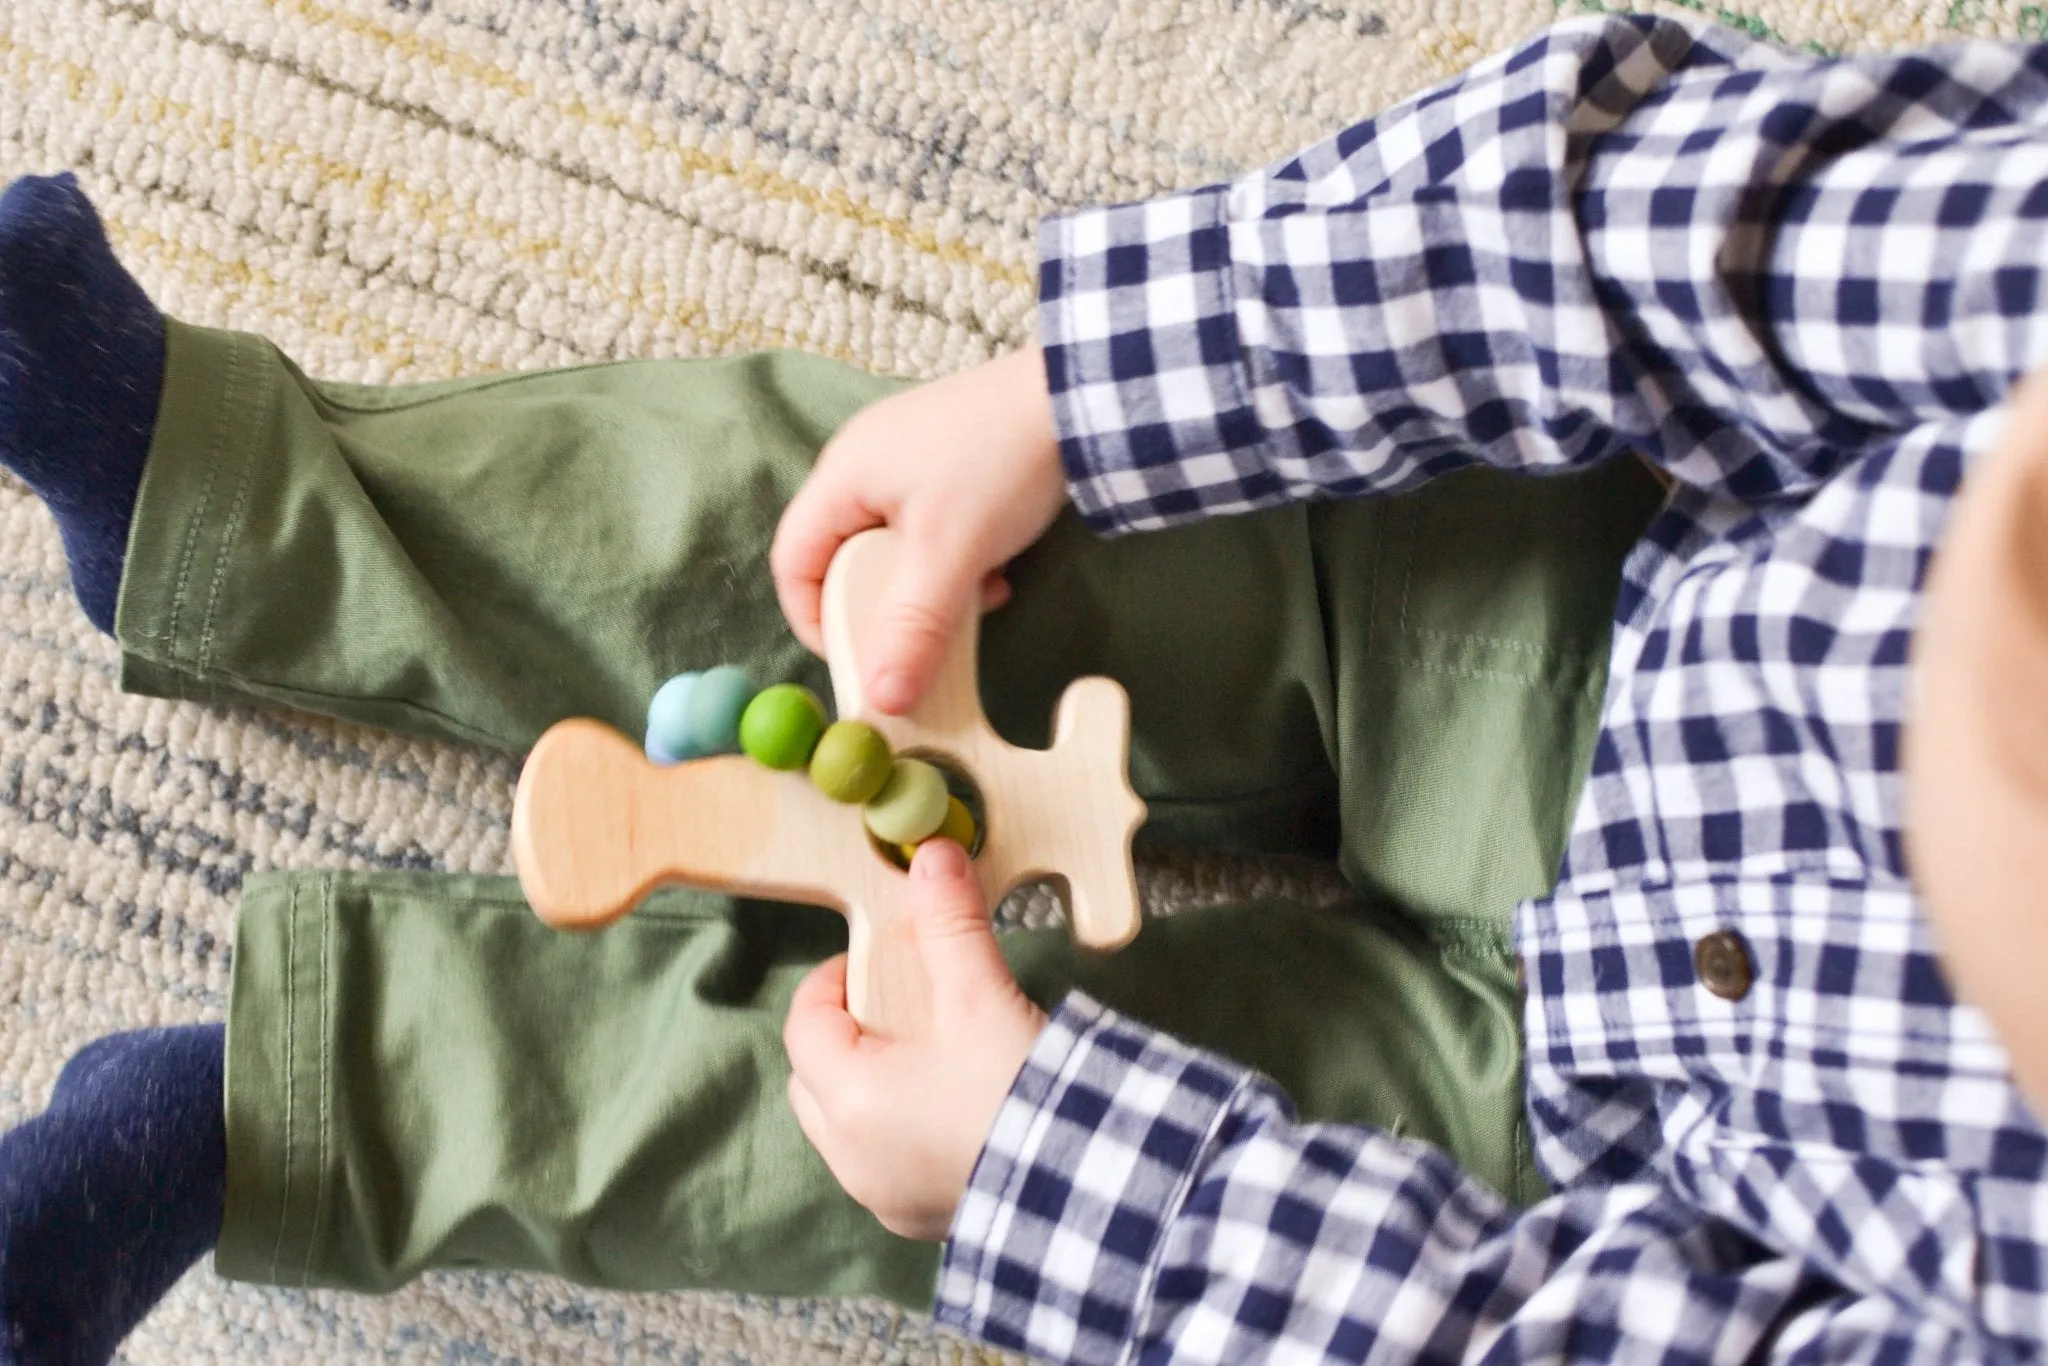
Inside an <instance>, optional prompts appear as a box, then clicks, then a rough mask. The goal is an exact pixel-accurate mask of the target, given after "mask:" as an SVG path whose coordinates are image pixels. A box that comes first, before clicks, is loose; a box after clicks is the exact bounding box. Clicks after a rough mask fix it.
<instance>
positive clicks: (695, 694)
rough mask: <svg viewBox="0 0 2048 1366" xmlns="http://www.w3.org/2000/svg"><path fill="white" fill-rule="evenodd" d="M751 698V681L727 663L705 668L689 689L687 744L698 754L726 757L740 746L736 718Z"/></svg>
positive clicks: (752, 688) (744, 709)
mask: <svg viewBox="0 0 2048 1366" xmlns="http://www.w3.org/2000/svg"><path fill="white" fill-rule="evenodd" d="M753 696H754V684H753V680H751V679H749V678H748V677H747V675H746V671H745V670H742V669H736V668H734V667H733V666H732V665H730V664H721V665H719V666H718V667H717V668H715V669H706V670H705V671H704V673H703V674H702V675H701V676H699V678H698V679H697V683H696V686H695V687H693V688H692V689H690V698H689V710H688V716H689V726H690V731H689V733H690V744H691V746H692V748H694V749H695V750H696V751H697V753H699V754H730V753H732V752H733V751H734V750H736V749H738V748H739V747H740V715H741V713H743V712H744V711H746V709H747V703H748V702H749V701H750V700H752V698H753Z"/></svg>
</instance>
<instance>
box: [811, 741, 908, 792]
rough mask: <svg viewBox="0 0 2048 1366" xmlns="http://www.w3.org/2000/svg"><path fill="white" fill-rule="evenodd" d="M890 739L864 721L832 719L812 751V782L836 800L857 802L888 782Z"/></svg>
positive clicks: (879, 789)
mask: <svg viewBox="0 0 2048 1366" xmlns="http://www.w3.org/2000/svg"><path fill="white" fill-rule="evenodd" d="M891 762H892V761H891V758H890V755H889V742H888V741H887V740H884V739H883V738H882V733H881V732H880V731H878V730H876V729H875V728H874V727H873V726H871V725H869V724H867V723H866V722H865V721H834V722H833V723H832V724H831V725H829V726H827V727H825V733H824V735H822V736H821V737H819V740H818V747H817V748H816V749H814V750H812V751H811V781H812V782H814V783H816V784H817V785H818V791H820V792H822V793H824V794H825V795H826V796H828V797H830V798H831V799H832V800H833V801H835V802H848V803H851V804H854V805H858V804H860V803H861V802H864V801H866V800H867V799H868V798H870V797H872V796H874V795H875V794H876V793H877V792H880V791H881V790H882V784H883V783H886V782H888V781H889V766H890V764H891Z"/></svg>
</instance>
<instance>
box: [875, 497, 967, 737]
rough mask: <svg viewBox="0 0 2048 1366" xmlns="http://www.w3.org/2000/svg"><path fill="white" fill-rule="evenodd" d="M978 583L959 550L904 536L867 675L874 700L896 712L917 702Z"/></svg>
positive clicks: (904, 709) (964, 613)
mask: <svg viewBox="0 0 2048 1366" xmlns="http://www.w3.org/2000/svg"><path fill="white" fill-rule="evenodd" d="M980 586H981V579H980V575H978V574H975V573H972V572H970V571H969V569H968V567H967V565H966V564H965V563H964V562H963V557H962V556H960V555H957V554H947V553H945V552H943V551H940V550H937V549H934V548H927V547H923V546H920V545H919V544H918V543H917V542H916V541H914V540H913V539H911V538H910V537H908V536H906V537H904V542H903V549H902V551H901V555H900V558H899V559H898V560H897V562H896V582H895V583H894V584H892V585H891V586H890V593H891V597H892V601H891V602H890V604H889V611H888V615H887V617H886V618H885V623H884V627H883V638H882V648H881V649H880V650H879V651H878V652H877V653H876V656H875V671H874V674H873V676H872V677H870V678H869V679H868V680H867V683H868V697H869V699H870V700H871V701H873V702H874V704H875V705H876V706H878V707H880V708H881V709H882V710H883V711H885V712H889V713H891V714H892V715H898V716H900V715H902V714H903V713H904V712H907V711H909V710H910V709H911V708H912V707H914V706H916V705H917V702H918V699H919V698H921V697H923V696H924V694H925V690H926V689H927V688H929V687H931V685H932V679H933V678H934V677H936V676H937V674H938V671H939V661H940V660H942V659H944V658H945V657H946V649H947V647H948V646H949V645H950V644H951V643H952V640H953V633H954V632H955V631H957V630H959V629H960V622H961V619H962V618H963V617H964V616H965V615H966V612H967V606H968V600H969V598H970V597H971V596H972V595H973V594H974V593H975V592H977V591H978V590H979V589H980Z"/></svg>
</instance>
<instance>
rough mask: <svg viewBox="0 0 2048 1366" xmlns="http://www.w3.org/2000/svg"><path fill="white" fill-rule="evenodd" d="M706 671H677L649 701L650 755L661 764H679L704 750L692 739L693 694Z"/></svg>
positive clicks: (648, 749) (648, 754)
mask: <svg viewBox="0 0 2048 1366" xmlns="http://www.w3.org/2000/svg"><path fill="white" fill-rule="evenodd" d="M702 677H703V675H702V674H696V673H687V674H677V675H676V676H675V677H674V678H671V679H670V680H669V681H668V682H666V683H664V684H662V685H661V687H660V688H659V689H658V690H657V691H656V692H655V694H654V700H653V701H652V702H649V703H648V704H647V757H648V758H650V759H652V760H654V762H655V763H657V764H679V763H681V762H682V761H683V760H685V759H694V758H696V757H697V756H698V755H699V754H700V753H702V751H701V750H699V749H698V748H697V747H696V746H695V745H694V744H692V743H691V741H690V695H691V694H692V693H694V692H695V691H696V690H697V680H698V679H700V678H702Z"/></svg>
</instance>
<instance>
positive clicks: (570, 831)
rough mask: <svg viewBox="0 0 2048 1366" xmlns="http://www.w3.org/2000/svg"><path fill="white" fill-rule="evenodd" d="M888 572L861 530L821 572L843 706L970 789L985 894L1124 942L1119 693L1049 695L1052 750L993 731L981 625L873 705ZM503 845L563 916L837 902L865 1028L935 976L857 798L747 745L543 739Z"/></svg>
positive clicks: (903, 882) (924, 1004)
mask: <svg viewBox="0 0 2048 1366" xmlns="http://www.w3.org/2000/svg"><path fill="white" fill-rule="evenodd" d="M895 572H896V540H895V533H893V532H890V531H887V530H875V531H868V532H864V533H862V534H861V535H859V536H856V537H854V538H852V539H851V540H849V541H848V542H847V543H846V544H845V545H844V546H842V547H841V548H840V551H839V554H838V555H837V556H836V557H835V558H834V560H833V562H832V566H831V568H830V570H829V571H828V572H827V573H826V576H825V594H824V602H823V617H824V628H825V642H826V656H827V660H828V662H829V665H830V669H831V674H832V691H833V694H834V696H835V699H836V701H837V703H838V714H839V716H840V717H841V718H842V719H855V720H861V721H865V722H867V723H868V724H869V725H872V726H874V727H875V728H876V729H877V730H879V731H880V732H881V733H882V735H883V736H884V737H885V738H886V739H887V740H888V742H889V746H890V748H891V750H892V751H893V752H894V753H896V754H912V755H919V756H929V757H931V758H933V759H935V760H936V761H938V762H940V763H941V764H943V765H944V766H945V767H947V768H949V769H951V770H952V771H953V772H955V773H956V774H960V775H963V776H964V777H965V778H966V779H967V780H968V781H969V782H970V783H971V784H972V785H973V786H974V787H975V788H976V789H977V792H978V795H979V798H980V807H981V814H982V816H983V833H982V843H981V849H980V852H979V854H978V855H977V857H976V858H975V860H974V863H973V865H972V866H973V868H974V872H975V876H976V879H977V880H978V881H979V883H980V886H981V890H982V893H983V895H984V896H985V897H986V898H987V900H988V904H989V905H991V906H993V905H995V904H996V902H997V901H999V900H1000V899H1001V898H1002V897H1003V896H1004V895H1006V894H1007V893H1008V892H1010V890H1011V889H1013V888H1015V887H1017V886H1018V885H1020V884H1022V883H1025V882H1033V881H1049V882H1052V883H1054V884H1055V885H1056V886H1057V887H1058V888H1059V890H1060V891H1061V892H1062V894H1063V895H1064V897H1065V900H1066V904H1067V912H1068V916H1069V920H1070V923H1071V925H1072V930H1073V935H1074V937H1075V939H1076V940H1078V941H1079V942H1080V943H1083V944H1086V945H1089V946H1090V947H1095V948H1114V947H1116V946H1118V945H1121V944H1124V943H1127V942H1129V940H1130V939H1131V938H1132V936H1134V935H1135V934H1137V932H1138V924H1139V912H1138V887H1137V880H1136V877H1135V875H1134V873H1133V869H1132V864H1131V836H1132V835H1133V834H1134V833H1135V832H1136V830H1137V828H1138V826H1139V824H1140V823H1142V822H1143V820H1144V818H1145V805H1144V803H1143V802H1142V801H1140V800H1139V799H1138V796H1137V794H1136V793H1135V792H1133V791H1132V790H1131V786H1130V782H1129V780H1128V778H1127V777H1126V769H1127V766H1128V761H1129V753H1130V703H1129V700H1128V699H1127V698H1126V696H1125V694H1124V690H1123V689H1122V688H1121V687H1120V686H1118V685H1117V684H1116V683H1115V682H1113V681H1111V680H1110V679H1107V678H1083V679H1077V680H1076V681H1075V682H1074V683H1072V684H1070V685H1069V686H1068V688H1067V690H1066V692H1065V694H1064V695H1062V696H1061V698H1060V702H1059V707H1058V711H1057V713H1056V715H1055V719H1054V728H1053V741H1052V747H1051V748H1050V749H1045V750H1031V749H1020V748H1018V747H1017V746H1015V745H1011V744H1009V743H1007V742H1006V741H1004V740H1003V739H1002V738H1001V737H1000V736H998V735H997V734H996V733H995V730H994V729H993V728H992V727H991V726H990V725H989V723H988V718H987V717H986V716H985V715H983V713H982V710H981V699H980V693H979V689H978V687H977V684H976V669H975V649H976V644H977V640H978V634H979V627H978V618H977V616H976V615H975V614H973V613H972V612H970V613H969V614H968V616H967V617H966V618H965V619H964V620H963V621H962V622H961V624H960V627H959V629H958V630H957V631H955V632H954V634H953V640H952V644H951V646H950V648H949V649H948V651H947V654H946V657H945V660H944V662H943V664H942V665H941V667H940V670H939V674H938V678H937V680H936V681H935V682H934V683H933V685H932V687H931V689H930V690H929V692H927V694H926V695H925V698H924V700H923V701H922V702H921V703H920V704H919V705H918V706H917V708H916V709H915V710H913V711H912V712H911V713H910V714H909V715H907V716H889V715H886V714H884V713H882V712H880V711H878V710H876V709H875V708H873V707H871V706H870V705H869V704H868V702H867V699H866V697H865V694H864V690H863V688H862V684H861V669H860V661H861V659H862V657H863V653H864V652H865V651H867V650H870V649H872V648H873V647H874V645H875V644H876V643H877V641H878V639H879V633H880V628H881V626H882V622H881V619H880V617H881V611H882V607H883V604H885V603H886V602H887V601H888V594H889V589H890V587H891V585H892V584H893V582H894V575H895ZM512 854H513V859H514V861H515V863H516V864H517V866H518V870H519V880H520V883H521V885H522V887H523V888H524V889H525V892H526V896H527V899H528V901H530V902H531V903H532V905H533V908H534V911H535V912H536V913H537V914H538V915H539V916H540V917H541V919H543V920H545V921H547V922H548V923H549V924H551V925H554V926H557V927H558V928H563V929H594V928H596V927H598V926H601V925H604V924H607V923H609V922H610V921H613V920H615V919H617V918H618V917H620V916H622V915H624V914H626V913H627V912H628V911H630V910H632V908H633V907H634V906H636V905H637V904H639V902H640V901H641V900H642V899H644V898H645V897H646V896H647V894H648V893H649V892H651V891H652V890H654V889H655V888H656V887H658V886H662V885H666V884H683V885H687V886H692V887H701V888H704V889H707V890H711V891H720V892H730V893H735V894H738V895H743V896H757V897H766V898H771V899H775V900H781V901H800V902H808V903H813V904H816V905H822V906H830V907H832V908H833V909H835V910H838V911H841V912H843V913H844V914H845V916H846V918H847V922H848V925H849V928H850V931H851V940H850V948H849V959H850V961H849V963H848V968H847V997H848V1007H849V1009H850V1010H851V1011H852V1013H853V1015H854V1018H855V1019H857V1020H859V1021H860V1022H861V1025H862V1027H863V1028H865V1029H867V1030H868V1031H869V1032H871V1033H877V1034H892V1033H896V1032H898V1031H901V1030H904V1029H908V1028H911V1027H914V1026H915V1024H916V1023H917V1022H918V1021H920V1020H921V1019H922V1018H923V1016H924V1014H925V1012H926V1011H927V1010H928V1009H929V988H928V986H927V984H926V982H925V980H924V974H923V970H922V968H921V966H920V964H919V959H918V957H917V953H916V946H915V944H914V943H913V942H912V930H911V925H910V920H909V906H908V902H907V900H906V893H907V892H908V890H909V880H908V878H907V876H906V875H905V874H904V872H903V870H902V869H901V868H899V867H897V866H896V865H895V864H894V863H892V862H891V861H890V860H889V858H888V856H887V855H886V854H884V853H883V852H882V850H881V849H880V848H879V847H878V846H877V845H876V844H875V843H874V842H873V841H872V840H871V838H870V837H869V835H868V832H867V829H866V827H865V826H864V825H863V824H862V822H861V813H860V808H858V807H856V806H849V805H845V804H842V803H839V802H835V801H832V800H831V799H830V798H828V797H826V796H825V795H824V794H823V793H821V792H819V791H818V790H817V788H815V787H814V786H812V785H811V782H810V779H809V778H808V777H807V776H806V775H805V774H804V773H803V772H801V771H797V772H793V773H780V772H776V771H775V770H773V769H769V768H765V767H763V766H762V765H760V764H757V763H755V762H754V761H753V760H752V759H749V758H747V757H746V756H744V755H721V756H718V757H716V758H709V759H700V760H695V761H693V762H690V763H684V764H678V765H674V766H671V767H662V766H659V765H656V764H654V763H652V762H650V761H649V760H648V759H647V757H646V756H645V755H644V754H643V753H642V751H641V748H640V746H639V745H638V744H637V743H635V742H634V741H632V740H630V739H628V738H627V737H625V736H624V735H621V734H619V732H617V731H615V730H613V729H611V728H610V727H609V726H605V725H603V724H601V723H599V722H596V721H590V720H581V719H578V720H569V721H563V722H561V723H560V724H558V725H556V726H554V727H552V728H551V729H550V730H549V731H548V732H547V733H546V734H545V735H543V736H542V737H541V738H540V742H539V743H538V744H536V745H535V746H534V749H533V752H532V754H531V755H529V756H528V758H527V760H526V765H525V767H524V769H523V770H522V771H521V773H520V775H519V789H518V793H517V796H516V797H515V799H514V802H513V807H512Z"/></svg>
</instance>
